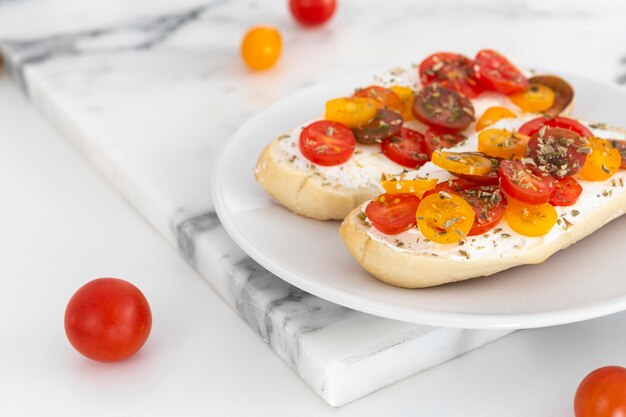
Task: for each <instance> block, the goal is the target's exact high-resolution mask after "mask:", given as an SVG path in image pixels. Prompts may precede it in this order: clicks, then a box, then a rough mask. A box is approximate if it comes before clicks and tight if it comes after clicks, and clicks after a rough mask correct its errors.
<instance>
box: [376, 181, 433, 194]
mask: <svg viewBox="0 0 626 417" xmlns="http://www.w3.org/2000/svg"><path fill="white" fill-rule="evenodd" d="M380 184H381V185H382V186H383V188H384V189H385V191H386V192H387V193H389V194H398V193H410V194H415V195H417V196H418V197H419V198H422V196H423V195H424V193H425V192H426V191H428V190H432V189H433V188H435V187H436V186H437V179H436V178H433V179H426V178H419V179H416V180H385V179H383V180H381V181H380Z"/></svg>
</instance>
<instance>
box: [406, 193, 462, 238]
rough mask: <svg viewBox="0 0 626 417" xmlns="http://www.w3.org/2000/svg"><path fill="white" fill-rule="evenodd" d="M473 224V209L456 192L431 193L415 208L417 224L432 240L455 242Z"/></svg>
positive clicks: (425, 235)
mask: <svg viewBox="0 0 626 417" xmlns="http://www.w3.org/2000/svg"><path fill="white" fill-rule="evenodd" d="M473 224H474V209H473V208H472V207H471V206H470V205H469V203H468V202H467V201H465V200H463V199H462V198H461V197H459V196H458V195H456V194H448V193H445V192H440V193H437V194H431V195H429V196H428V197H425V198H424V199H423V200H422V202H421V203H420V205H419V207H418V208H417V226H418V227H419V229H420V231H421V232H422V234H423V235H424V237H426V238H427V239H430V240H432V241H433V242H437V243H444V244H446V243H457V242H459V241H461V240H463V239H464V238H465V236H467V234H468V233H469V231H470V230H471V229H472V225H473Z"/></svg>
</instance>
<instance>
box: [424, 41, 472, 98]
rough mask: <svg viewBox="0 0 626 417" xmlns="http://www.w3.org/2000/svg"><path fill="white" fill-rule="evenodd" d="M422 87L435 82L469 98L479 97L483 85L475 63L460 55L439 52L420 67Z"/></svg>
mask: <svg viewBox="0 0 626 417" xmlns="http://www.w3.org/2000/svg"><path fill="white" fill-rule="evenodd" d="M419 74H420V80H421V81H422V85H424V86H427V85H430V84H432V83H434V82H436V83H438V84H440V85H442V86H444V87H447V88H450V89H452V90H456V91H458V92H459V93H462V94H463V95H465V97H468V98H474V97H476V96H478V95H479V94H480V93H481V92H482V91H483V88H482V85H480V83H479V82H478V77H477V75H476V70H475V68H474V62H473V61H472V60H471V59H469V58H467V57H465V56H463V55H460V54H453V53H449V52H438V53H436V54H432V55H431V56H429V57H428V58H426V59H425V60H423V61H422V62H421V64H420V66H419Z"/></svg>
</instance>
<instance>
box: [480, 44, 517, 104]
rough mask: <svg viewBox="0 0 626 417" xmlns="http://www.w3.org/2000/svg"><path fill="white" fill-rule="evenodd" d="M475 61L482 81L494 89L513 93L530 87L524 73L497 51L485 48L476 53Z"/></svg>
mask: <svg viewBox="0 0 626 417" xmlns="http://www.w3.org/2000/svg"><path fill="white" fill-rule="evenodd" d="M474 62H476V66H477V68H478V74H479V75H480V78H481V81H483V82H484V83H485V84H487V85H488V86H489V88H490V89H492V90H495V91H499V92H501V93H504V94H512V93H517V92H518V91H523V90H525V89H526V88H527V87H528V80H527V79H526V77H524V74H522V72H521V71H520V70H518V69H517V68H516V67H515V66H514V65H513V64H511V63H510V62H509V60H508V59H506V58H505V57H503V56H502V55H500V54H499V53H498V52H496V51H492V50H490V49H483V50H481V51H479V52H478V54H476V58H475V59H474Z"/></svg>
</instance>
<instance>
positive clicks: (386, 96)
mask: <svg viewBox="0 0 626 417" xmlns="http://www.w3.org/2000/svg"><path fill="white" fill-rule="evenodd" d="M354 97H363V98H371V99H374V100H376V101H377V102H378V103H379V105H380V106H381V107H383V108H384V107H386V108H389V109H391V110H393V111H396V112H398V113H402V111H403V110H404V102H403V101H402V100H401V99H400V97H398V96H397V95H396V93H394V92H393V91H391V90H390V89H388V88H385V87H380V86H378V85H372V86H370V87H366V88H359V89H358V90H356V91H355V92H354Z"/></svg>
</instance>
